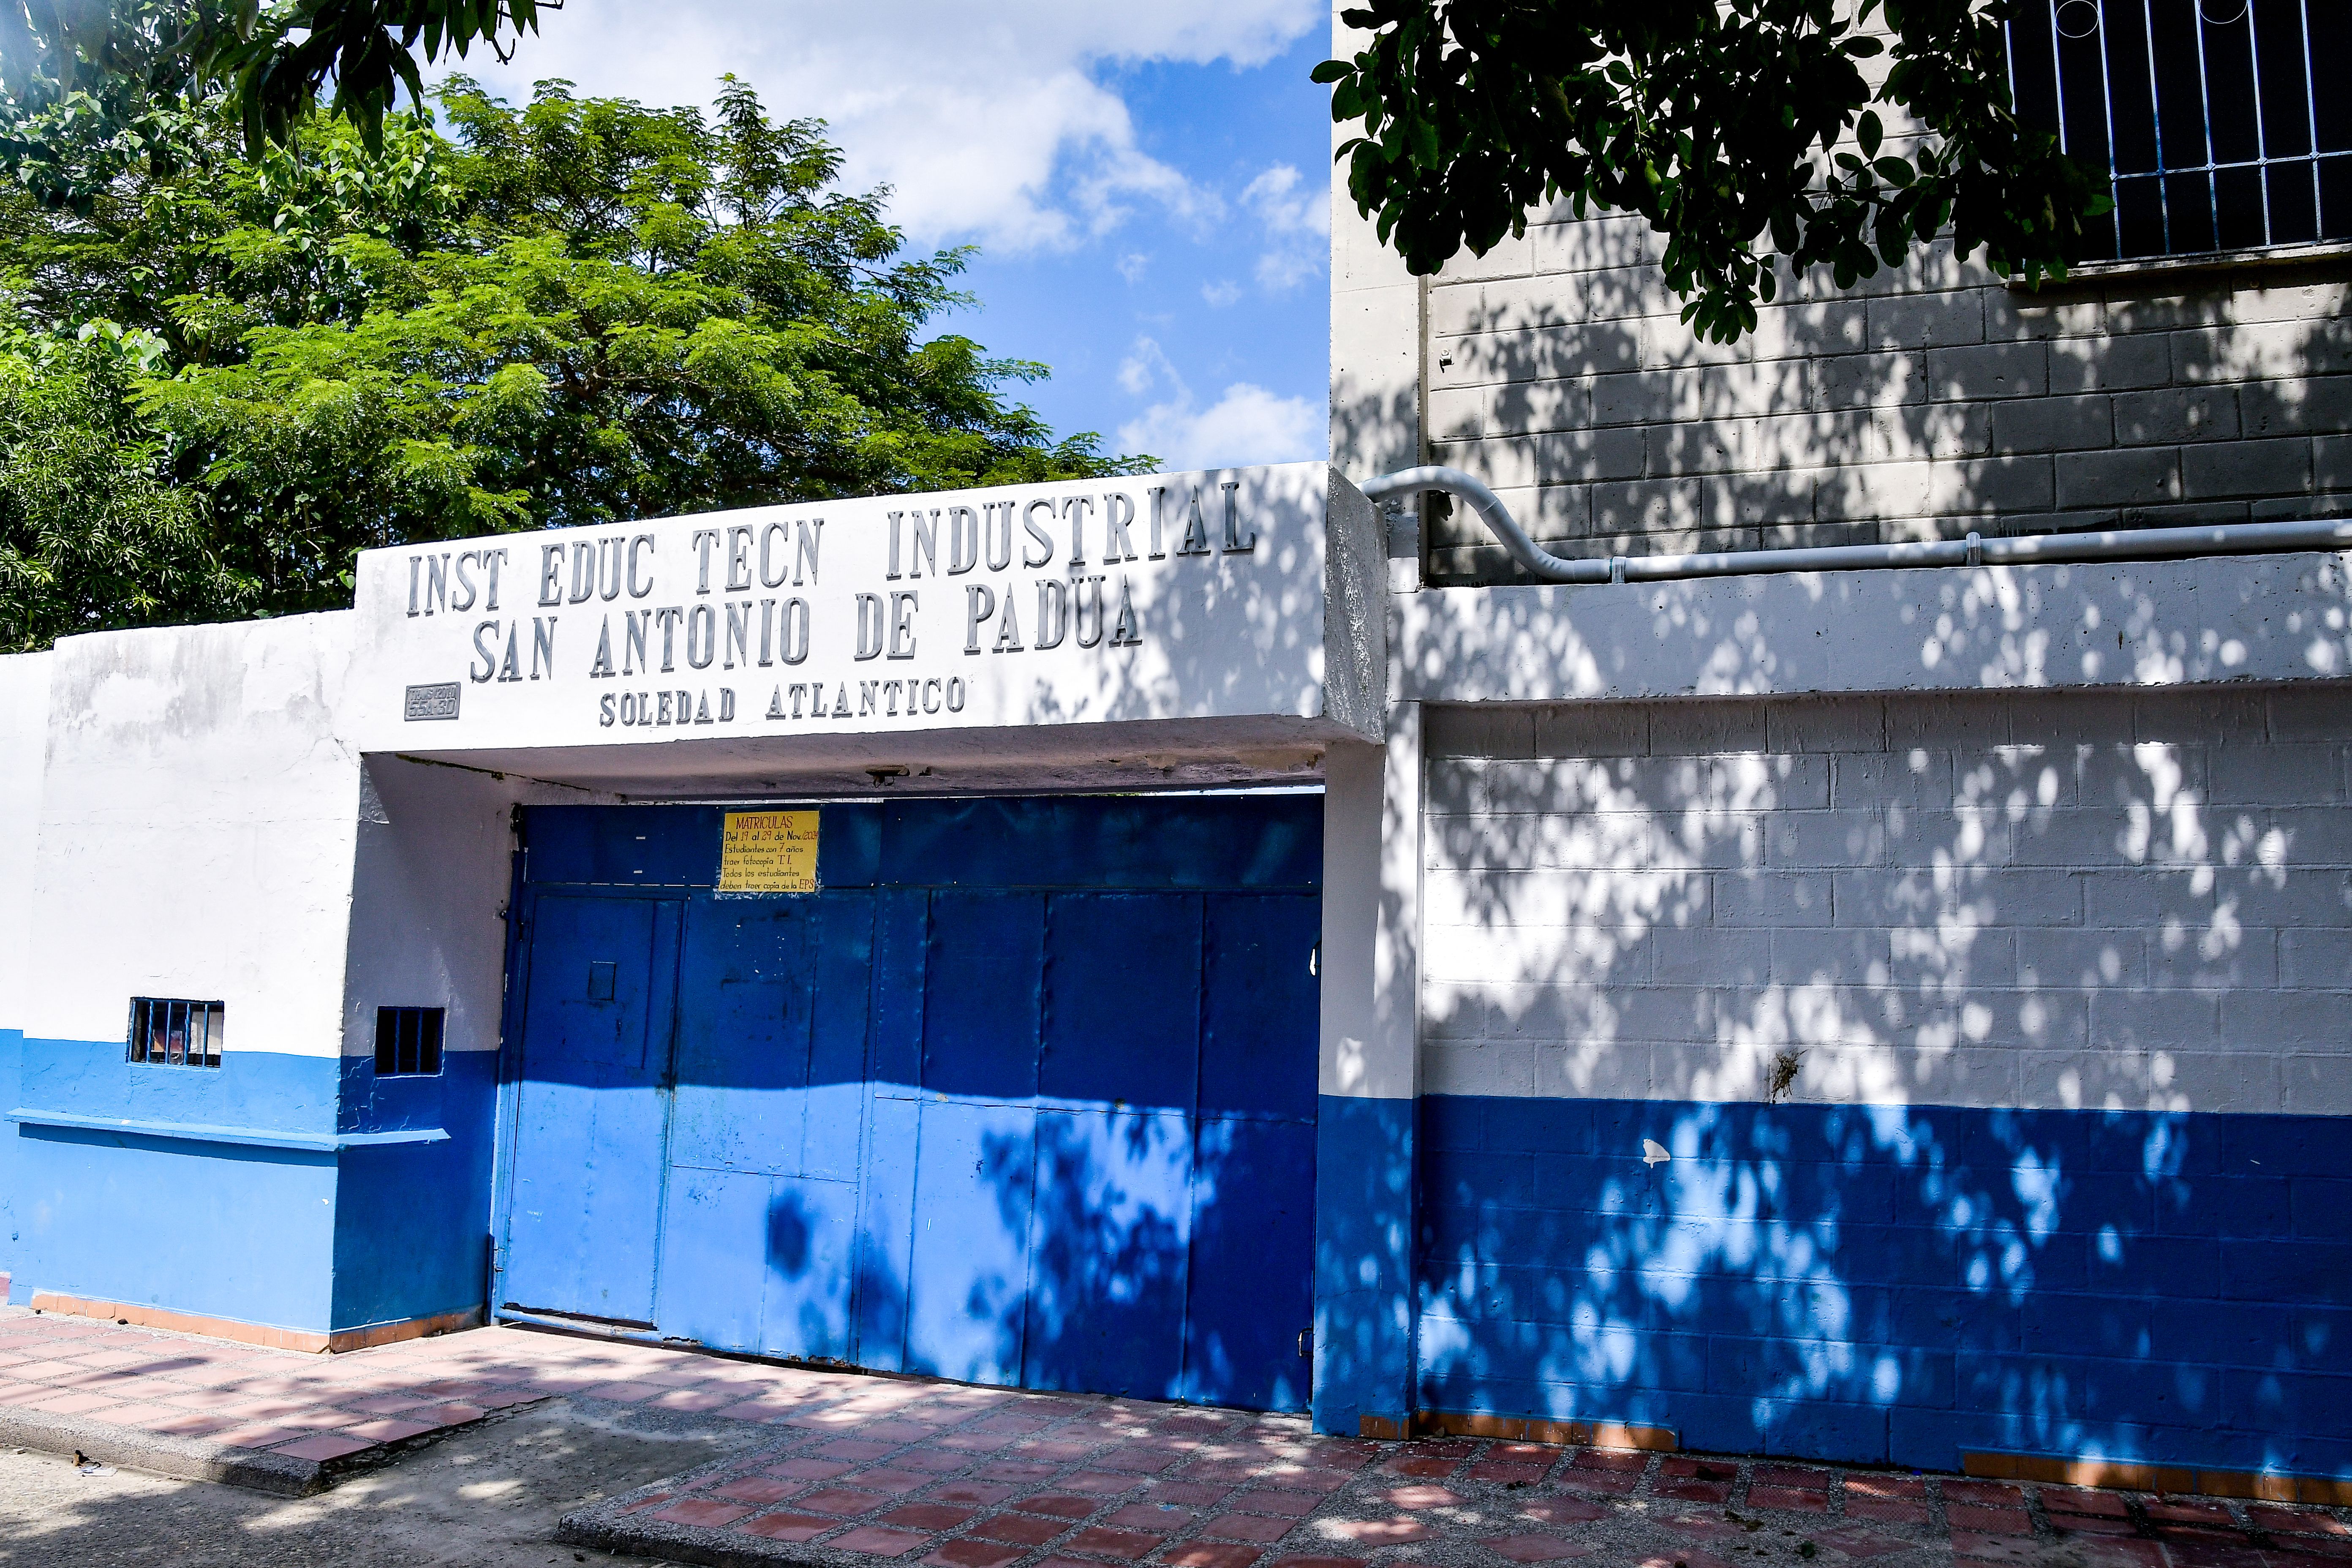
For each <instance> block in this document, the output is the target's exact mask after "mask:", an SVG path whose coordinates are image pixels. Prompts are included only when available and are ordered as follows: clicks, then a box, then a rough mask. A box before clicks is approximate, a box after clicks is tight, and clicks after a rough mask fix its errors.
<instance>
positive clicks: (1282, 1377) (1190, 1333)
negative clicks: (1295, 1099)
mask: <svg viewBox="0 0 2352 1568" xmlns="http://www.w3.org/2000/svg"><path fill="white" fill-rule="evenodd" d="M1196 1147H1197V1151H1198V1152H1197V1153H1196V1154H1195V1156H1194V1160H1195V1170H1194V1174H1193V1188H1192V1192H1193V1202H1194V1205H1195V1208H1194V1212H1193V1216H1192V1268H1191V1275H1190V1279H1189V1284H1190V1290H1189V1296H1188V1304H1187V1310H1186V1312H1185V1328H1184V1368H1185V1378H1184V1383H1183V1386H1182V1389H1181V1393H1180V1394H1179V1397H1181V1398H1184V1399H1189V1400H1194V1401H1197V1402H1199V1403H1201V1404H1203V1405H1241V1406H1244V1408H1247V1409H1252V1410H1304V1409H1305V1408H1307V1394H1308V1391H1309V1387H1310V1384H1311V1383H1312V1377H1311V1373H1312V1370H1313V1351H1314V1342H1313V1338H1312V1335H1311V1333H1310V1332H1309V1331H1310V1329H1311V1328H1312V1326H1313V1323H1314V1318H1315V1302H1314V1281H1313V1279H1312V1278H1311V1275H1310V1273H1309V1271H1308V1269H1307V1268H1305V1267H1304V1264H1305V1262H1306V1260H1307V1258H1310V1257H1311V1256H1312V1255H1313V1250H1314V1240H1315V1124H1314V1123H1313V1122H1312V1121H1268V1120H1264V1119H1259V1118H1243V1117H1231V1118H1224V1117H1202V1119H1201V1122H1200V1127H1199V1131H1198V1133H1197V1144H1196ZM1294 1264H1297V1265H1298V1266H1297V1267H1294V1266H1293V1265H1294Z"/></svg>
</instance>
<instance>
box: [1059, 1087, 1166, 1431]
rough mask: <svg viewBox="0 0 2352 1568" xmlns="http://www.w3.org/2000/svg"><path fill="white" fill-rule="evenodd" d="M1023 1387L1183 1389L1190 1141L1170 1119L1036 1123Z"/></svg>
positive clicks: (1063, 1114) (1145, 1116)
mask: <svg viewBox="0 0 2352 1568" xmlns="http://www.w3.org/2000/svg"><path fill="white" fill-rule="evenodd" d="M1036 1136H1037V1150H1036V1161H1037V1178H1036V1198H1035V1202H1034V1210H1033V1214H1032V1217H1031V1220H1030V1238H1029V1256H1030V1258H1031V1264H1032V1273H1031V1277H1030V1280H1029V1310H1028V1315H1027V1319H1026V1324H1025V1333H1024V1340H1023V1356H1022V1373H1023V1375H1022V1379H1021V1381H1022V1384H1023V1385H1024V1386H1025V1387H1029V1388H1058V1389H1071V1390H1084V1391H1087V1392H1090V1393H1096V1394H1132V1395H1136V1396H1138V1397H1141V1398H1146V1399H1171V1398H1173V1397H1175V1396H1176V1394H1178V1392H1179V1391H1180V1389H1181V1385H1182V1373H1183V1352H1184V1278H1185V1270H1186V1265H1187V1252H1188V1250H1189V1242H1190V1237H1191V1233H1192V1121H1191V1118H1189V1117H1187V1116H1185V1115H1183V1114H1182V1113H1181V1112H1165V1111H1163V1112H1158V1113H1152V1112H1145V1111H1115V1110H1083V1111H1068V1110H1062V1111H1040V1112H1039V1113H1038V1116H1037V1133H1036Z"/></svg>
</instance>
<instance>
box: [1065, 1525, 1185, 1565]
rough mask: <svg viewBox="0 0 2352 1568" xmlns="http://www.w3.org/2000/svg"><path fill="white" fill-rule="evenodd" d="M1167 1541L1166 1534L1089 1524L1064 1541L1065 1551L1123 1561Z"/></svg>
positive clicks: (1127, 1560)
mask: <svg viewBox="0 0 2352 1568" xmlns="http://www.w3.org/2000/svg"><path fill="white" fill-rule="evenodd" d="M1166 1543H1167V1538H1166V1537H1165V1536H1159V1535H1146V1534H1144V1533H1142V1532H1141V1531H1134V1530H1108V1529H1105V1528H1104V1527H1103V1526H1101V1525H1098V1524H1095V1525H1088V1526H1087V1528H1086V1529H1084V1530H1081V1531H1078V1532H1077V1533H1076V1535H1073V1536H1072V1537H1070V1538H1069V1539H1068V1540H1067V1541H1065V1542H1062V1550H1063V1551H1065V1552H1085V1553H1086V1554H1087V1556H1089V1557H1114V1558H1117V1559H1118V1560H1119V1561H1120V1562H1122V1563H1132V1562H1134V1561H1135V1560H1136V1559H1137V1558H1139V1557H1142V1556H1144V1555H1146V1554H1148V1553H1150V1552H1157V1551H1158V1550H1160V1547H1161V1546H1163V1545H1165V1544H1166Z"/></svg>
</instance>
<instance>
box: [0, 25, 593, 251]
mask: <svg viewBox="0 0 2352 1568" xmlns="http://www.w3.org/2000/svg"><path fill="white" fill-rule="evenodd" d="M561 8H562V0H276V3H275V4H272V5H269V6H268V8H267V9H266V10H265V9H264V8H263V6H262V5H261V0H0V168H5V170H6V171H7V173H8V174H11V175H13V176H14V178H15V180H16V183H17V184H21V185H22V186H23V187H24V188H25V189H26V190H28V191H30V192H32V193H33V194H34V195H36V196H37V197H38V198H39V199H41V200H42V201H45V202H47V203H50V204H52V205H71V206H81V205H86V204H87V203H89V201H90V200H91V199H92V198H93V196H94V195H96V193H97V192H98V190H99V189H100V187H101V186H102V185H103V184H104V181H105V180H106V178H107V176H108V175H109V174H111V173H112V172H113V171H114V170H115V169H116V168H119V167H121V166H123V165H125V164H128V163H133V162H145V163H150V164H151V165H153V166H155V167H158V168H168V167H170V166H172V165H173V164H175V163H178V162H179V161H180V160H181V159H182V158H184V156H186V155H187V154H188V153H189V152H190V148H189V146H188V144H187V142H185V140H184V137H183V136H182V134H181V132H183V130H184V127H182V126H181V125H179V124H177V123H176V122H175V111H179V110H185V109H188V108H190V107H192V106H194V105H196V104H199V103H201V102H203V101H205V100H206V99H208V98H209V97H211V96H212V95H213V94H215V92H217V93H218V94H220V95H221V98H222V100H223V102H224V104H225V106H226V110H227V112H228V114H229V115H230V117H231V118H232V119H233V120H235V121H236V122H237V123H238V124H239V125H240V126H241V127H242V129H243V131H244V133H245V142H246V150H247V153H248V154H249V155H251V156H255V157H258V156H259V155H260V154H261V152H262V149H263V148H264V147H265V146H266V145H267V144H268V143H270V142H278V143H283V142H287V141H288V140H289V138H290V137H291V136H292V134H293V132H294V131H295V129H296V128H297V127H298V126H299V125H301V124H302V123H303V121H305V120H306V119H307V118H308V117H310V115H311V114H312V113H313V112H314V111H315V110H317V108H318V103H319V96H320V90H321V89H323V88H324V87H325V86H326V84H327V83H328V82H330V81H331V82H332V83H333V84H334V93H333V96H332V98H331V100H330V102H329V106H328V112H329V113H331V114H333V115H337V116H341V117H345V118H348V119H349V120H350V121H352V123H353V124H354V125H356V126H357V127H358V128H359V131H360V135H361V138H362V141H363V142H365V143H366V145H367V147H368V149H369V150H370V151H372V152H373V151H374V150H376V149H377V148H378V147H379V146H380V145H381V143H382V141H383V120H384V116H385V114H386V113H387V112H389V111H390V110H391V109H392V107H393V105H394V100H395V99H396V97H397V95H398V94H399V93H400V92H401V91H402V90H405V91H406V93H407V95H408V97H409V100H411V101H412V102H421V101H423V100H424V98H425V84H424V79H423V77H422V75H421V74H420V72H419V69H418V65H417V55H418V53H419V52H420V51H421V52H422V53H423V55H424V58H425V60H426V61H428V62H429V61H432V60H435V59H437V58H440V57H441V56H442V55H444V54H445V53H446V54H454V55H456V56H457V57H458V58H464V57H465V56H466V54H467V50H468V49H470V48H471V47H473V46H474V45H475V44H482V45H485V46H487V47H489V48H490V49H491V50H493V51H494V52H496V53H498V54H499V56H500V58H504V57H505V53H506V48H507V46H508V45H509V44H510V43H511V42H513V40H515V39H516V38H519V37H520V36H521V35H522V34H524V33H528V32H533V31H536V30H537V28H538V26H539V13H540V12H541V11H542V10H548V11H552V10H560V9H561Z"/></svg>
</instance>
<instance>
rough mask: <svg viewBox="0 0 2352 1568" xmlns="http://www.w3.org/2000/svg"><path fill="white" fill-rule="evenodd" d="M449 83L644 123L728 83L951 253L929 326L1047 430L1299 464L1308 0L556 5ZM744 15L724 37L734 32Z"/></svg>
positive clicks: (1134, 446) (1318, 104)
mask: <svg viewBox="0 0 2352 1568" xmlns="http://www.w3.org/2000/svg"><path fill="white" fill-rule="evenodd" d="M542 15H543V22H542V29H543V30H542V32H541V35H540V36H539V37H535V38H529V39H525V40H524V41H523V43H522V44H521V45H520V47H519V49H518V50H517V53H516V58H515V59H514V60H513V62H512V63H511V64H510V65H509V66H506V67H496V66H491V67H489V68H485V63H484V62H482V61H480V60H479V59H476V60H473V61H469V62H467V68H469V69H471V70H472V71H473V72H474V73H475V74H477V75H478V76H481V77H482V78H483V79H485V80H486V81H488V83H490V84H491V86H492V87H493V88H494V89H499V90H501V91H503V92H504V93H505V94H506V95H507V96H509V98H513V99H516V100H520V99H522V98H524V97H527V96H528V94H529V92H530V83H531V81H532V80H533V79H537V78H540V77H546V76H560V77H565V78H568V79H572V80H573V81H574V82H576V83H577V84H578V87H579V90H581V91H583V92H585V93H600V94H617V95H623V96H627V97H632V98H636V99H639V100H643V101H645V102H648V103H677V102H689V101H707V100H708V98H709V93H710V91H711V90H712V89H713V87H714V86H715V85H716V82H717V79H718V78H719V76H720V75H721V74H722V73H724V72H727V71H730V70H731V71H733V72H734V73H735V74H736V75H738V76H740V77H741V78H742V79H745V80H746V81H749V82H750V83H751V85H752V86H753V87H755V88H757V89H759V90H760V92H761V96H762V97H763V98H764V99H765V100H767V102H768V104H769V106H770V109H771V110H772V112H775V113H776V114H778V115H779V116H783V115H803V114H814V115H818V116H821V117H822V118H824V119H825V120H826V121H828V122H829V123H830V125H831V126H832V128H833V135H834V138H835V141H836V142H838V143H839V144H840V145H841V147H842V149H843V152H844V153H845V159H846V163H847V168H846V174H845V178H846V180H847V181H848V183H850V184H854V185H856V186H860V187H863V186H866V185H871V184H885V183H887V184H890V185H891V186H892V187H893V189H894V191H895V192H896V195H894V198H893V201H892V207H891V212H892V216H893V218H894V219H895V220H896V221H897V222H898V224H899V225H900V226H902V227H903V228H905V229H906V230H907V233H908V241H909V244H910V246H915V247H933V246H950V245H964V244H971V245H977V246H979V247H981V254H980V255H979V257H978V258H976V259H975V261H974V262H973V264H972V267H971V270H970V271H969V272H968V273H967V274H966V279H965V281H966V284H967V286H968V287H969V288H970V289H971V291H972V292H973V293H974V294H975V295H977V296H978V297H979V300H980V303H979V305H978V306H977V307H975V308H974V309H972V310H965V311H961V312H958V313H957V315H956V316H955V317H954V318H953V319H952V320H950V321H946V322H943V323H942V327H943V329H944V330H949V331H961V332H964V333H966V334H968V335H969V336H971V337H973V338H975V339H977V340H979V341H980V342H982V343H983V344H985V345H986V346H987V348H988V349H989V350H990V352H991V353H996V354H1001V355H1006V356H1011V357H1017V358H1022V359H1032V360H1042V361H1044V362H1045V363H1048V364H1050V365H1051V366H1053V368H1054V375H1053V378H1052V379H1051V380H1050V381H1047V382H1045V383H1043V384H1038V385H1034V386H1032V387H1029V388H1027V389H1025V390H1023V391H1017V392H1015V393H1014V395H1015V396H1017V397H1019V398H1020V399H1022V400H1023V401H1026V402H1028V403H1029V404H1030V405H1032V406H1034V407H1035V408H1036V409H1037V410H1038V412H1039V413H1041V414H1042V415H1044V416H1045V418H1046V419H1047V420H1048V421H1050V422H1051V424H1052V425H1053V426H1054V427H1055V431H1056V432H1057V433H1064V434H1066V433H1068V432H1071V431H1075V430H1088V429H1091V430H1097V431H1099V432H1101V433H1102V436H1103V438H1104V441H1105V443H1106V445H1107V446H1108V447H1109V448H1111V449H1113V450H1117V451H1123V452H1124V451H1149V452H1152V453H1155V454H1157V455H1158V456H1160V458H1163V459H1165V460H1166V462H1167V463H1168V465H1169V466H1170V467H1193V466H1202V465H1208V464H1221V465H1222V464H1233V463H1249V462H1271V461H1283V460H1287V459H1292V458H1320V457H1322V456H1323V455H1324V451H1325V419H1324V408H1325V402H1326V395H1327V393H1326V389H1327V384H1328V370H1327V366H1328V321H1329V311H1328V305H1327V300H1328V279H1327V269H1328V216H1327V214H1328V206H1327V203H1328V191H1329V157H1328V151H1327V149H1328V146H1329V126H1328V118H1327V112H1328V111H1327V110H1326V103H1327V99H1326V96H1325V93H1324V90H1323V89H1320V88H1318V87H1317V86H1315V85H1314V84H1313V83H1312V82H1310V81H1309V80H1307V73H1308V72H1309V71H1310V70H1312V69H1313V68H1314V67H1315V64H1316V62H1317V61H1318V60H1320V59H1322V58H1324V56H1325V54H1326V53H1327V52H1328V41H1329V21H1328V16H1329V12H1328V9H1327V8H1326V7H1325V6H1324V5H1322V4H1320V3H1319V0H1193V3H1191V4H1188V5H1184V6H1182V7H1181V8H1179V7H1165V8H1162V7H1160V6H1134V7H1105V6H1104V5H1101V3H1100V0H1002V3H1000V4H998V5H993V6H990V7H986V8H976V7H972V6H971V5H969V4H964V5H956V4H951V3H943V0H866V3H864V4H860V5H856V6H854V7H849V6H841V5H816V4H810V3H803V0H777V3H772V4H768V5H759V6H745V5H740V3H734V0H660V3H656V0H570V3H569V4H567V5H566V6H565V7H564V9H563V10H562V11H559V12H551V13H543V14H542ZM747 17H756V18H758V20H757V21H756V22H754V23H752V24H751V25H750V26H746V25H745V18H747Z"/></svg>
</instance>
